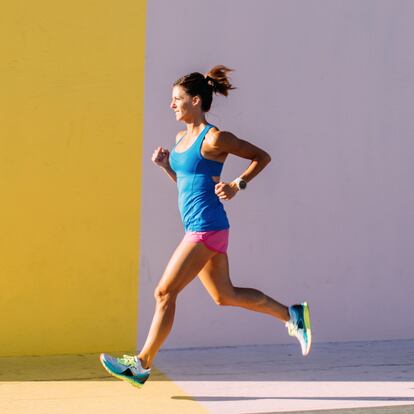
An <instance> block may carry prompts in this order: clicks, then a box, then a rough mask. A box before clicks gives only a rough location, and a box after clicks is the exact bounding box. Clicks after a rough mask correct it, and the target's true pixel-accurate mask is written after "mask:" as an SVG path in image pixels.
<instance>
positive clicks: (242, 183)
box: [239, 180, 247, 190]
mask: <svg viewBox="0 0 414 414" xmlns="http://www.w3.org/2000/svg"><path fill="white" fill-rule="evenodd" d="M246 187H247V183H246V181H244V180H240V181H239V188H240V190H244V189H245V188H246Z"/></svg>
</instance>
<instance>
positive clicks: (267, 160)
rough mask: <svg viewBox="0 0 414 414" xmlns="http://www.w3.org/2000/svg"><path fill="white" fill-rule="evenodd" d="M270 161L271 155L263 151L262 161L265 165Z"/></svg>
mask: <svg viewBox="0 0 414 414" xmlns="http://www.w3.org/2000/svg"><path fill="white" fill-rule="evenodd" d="M270 161H272V157H271V156H270V154H268V153H267V152H264V154H263V162H264V163H265V164H266V165H267V164H269V163H270Z"/></svg>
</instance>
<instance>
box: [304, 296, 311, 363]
mask: <svg viewBox="0 0 414 414" xmlns="http://www.w3.org/2000/svg"><path fill="white" fill-rule="evenodd" d="M302 306H303V319H304V321H305V326H306V333H307V335H308V346H307V349H306V352H305V354H303V356H308V355H309V353H310V351H311V348H312V327H311V320H310V311H309V305H308V303H307V302H303V303H302Z"/></svg>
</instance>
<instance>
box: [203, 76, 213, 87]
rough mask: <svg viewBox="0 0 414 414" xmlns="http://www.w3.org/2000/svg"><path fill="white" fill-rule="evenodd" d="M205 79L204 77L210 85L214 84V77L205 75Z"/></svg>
mask: <svg viewBox="0 0 414 414" xmlns="http://www.w3.org/2000/svg"><path fill="white" fill-rule="evenodd" d="M205 79H206V82H207V83H208V84H209V85H210V86H211V87H213V86H214V79H213V78H210V76H208V75H207V76H206V77H205Z"/></svg>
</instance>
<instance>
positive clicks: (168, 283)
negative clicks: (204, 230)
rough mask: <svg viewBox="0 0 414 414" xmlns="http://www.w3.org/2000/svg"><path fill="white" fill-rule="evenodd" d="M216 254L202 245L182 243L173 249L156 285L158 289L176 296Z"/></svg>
mask: <svg viewBox="0 0 414 414" xmlns="http://www.w3.org/2000/svg"><path fill="white" fill-rule="evenodd" d="M215 255H217V253H216V252H213V251H212V250H209V249H208V248H207V247H205V246H204V245H203V244H202V243H188V242H184V241H182V242H181V243H180V244H179V245H178V247H177V248H176V249H175V251H174V253H173V255H172V256H171V258H170V260H169V262H168V264H167V267H166V268H165V271H164V273H163V275H162V278H161V280H160V282H159V283H158V289H161V290H162V291H164V292H169V293H175V294H178V293H179V292H180V291H181V290H182V289H184V287H185V286H186V285H187V284H188V283H190V282H191V281H192V280H193V279H194V278H195V277H196V276H197V274H198V273H199V272H200V271H201V269H202V268H203V267H204V266H205V264H206V263H207V262H208V261H209V260H210V259H211V258H212V257H214V256H215Z"/></svg>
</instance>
